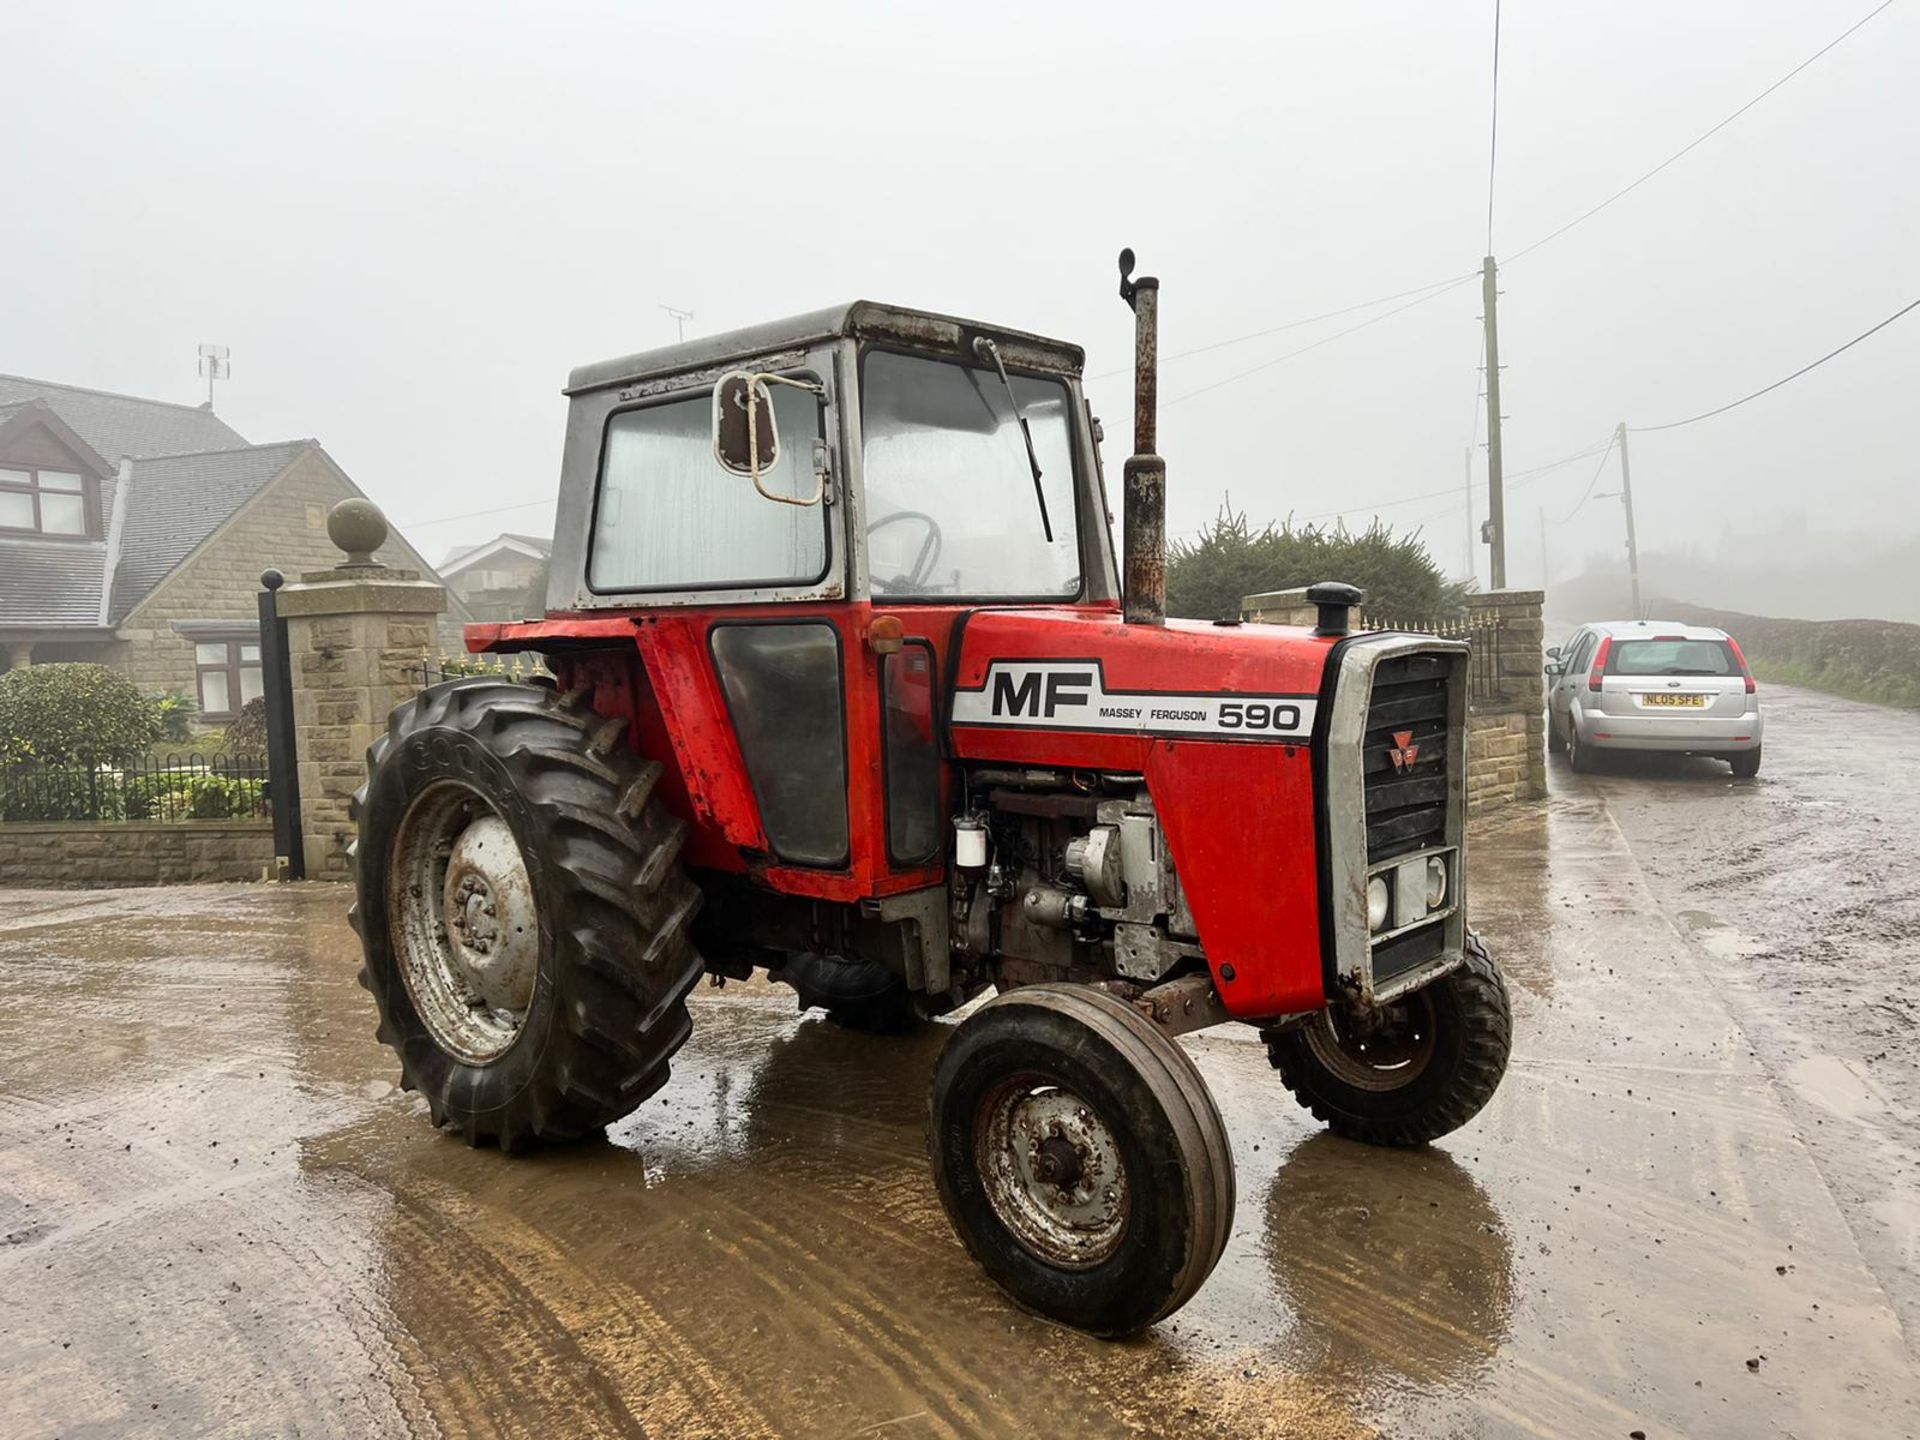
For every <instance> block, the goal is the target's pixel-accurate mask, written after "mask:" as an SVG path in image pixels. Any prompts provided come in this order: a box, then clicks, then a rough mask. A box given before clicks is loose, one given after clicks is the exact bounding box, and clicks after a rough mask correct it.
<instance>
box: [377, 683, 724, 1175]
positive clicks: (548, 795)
mask: <svg viewBox="0 0 1920 1440" xmlns="http://www.w3.org/2000/svg"><path fill="white" fill-rule="evenodd" d="M623 727H624V722H623V721H620V720H605V719H602V718H601V717H600V716H598V715H596V714H594V713H593V712H592V710H591V709H590V708H588V705H587V703H586V697H585V695H584V692H580V693H576V694H574V695H569V696H560V695H556V694H555V693H554V692H553V691H552V690H551V689H543V688H538V687H535V686H530V685H520V684H512V683H507V682H504V681H500V680H494V679H490V678H473V679H466V680H456V681H453V682H451V683H449V684H445V685H436V686H434V687H433V688H432V689H429V690H424V691H422V692H421V693H420V694H419V695H418V696H416V697H415V698H414V699H413V700H411V701H410V702H408V703H407V704H405V705H402V706H401V707H399V708H398V709H397V710H395V711H394V712H393V716H392V718H391V719H390V721H389V723H388V729H387V734H386V735H385V736H383V737H382V738H381V739H379V740H378V741H376V742H375V743H374V745H373V747H372V748H371V749H370V750H369V751H368V752H367V768H368V772H369V773H368V779H367V783H366V785H365V786H363V787H362V788H361V790H360V792H359V793H358V794H357V795H355V796H354V815H355V818H356V819H357V820H358V821H359V827H360V834H359V839H358V841H357V843H356V846H355V852H354V880H355V885H356V888H357V891H358V902H357V904H356V905H355V906H354V910H353V921H354V927H355V928H356V929H357V930H358V931H359V932H360V938H361V945H362V948H363V950H364V952H365V957H366V963H365V965H364V966H363V967H362V969H361V971H360V983H361V984H362V985H364V986H365V987H366V988H367V989H368V990H370V991H371V992H372V993H373V998H374V1003H375V1005H376V1006H377V1007H378V1010H379V1016H380V1024H379V1029H378V1031H377V1032H376V1033H377V1035H378V1038H379V1039H380V1040H382V1041H384V1042H385V1043H386V1044H388V1045H390V1046H391V1047H393V1049H394V1051H395V1053H396V1054H398V1056H399V1057H400V1074H401V1081H402V1083H403V1084H404V1085H405V1086H406V1088H408V1089H412V1090H418V1091H420V1093H421V1094H422V1095H424V1096H425V1097H426V1101H427V1106H428V1110H429V1113H430V1114H431V1115H432V1117H433V1122H434V1124H435V1125H443V1124H444V1125H451V1126H453V1127H454V1128H455V1129H457V1130H458V1131H459V1132H460V1134H461V1135H462V1136H464V1137H465V1138H466V1140H467V1143H468V1144H473V1145H477V1144H481V1143H483V1142H489V1141H491V1142H495V1143H497V1144H499V1145H500V1147H501V1148H502V1149H505V1150H516V1149H521V1148H524V1147H526V1146H528V1145H530V1144H532V1143H534V1142H536V1141H558V1140H569V1139H573V1138H575V1137H578V1136H581V1135H585V1134H589V1133H591V1132H593V1131H596V1130H598V1129H599V1128H601V1127H602V1126H605V1125H607V1124H608V1123H610V1122H612V1121H614V1120H617V1119H619V1118H620V1117H621V1116H622V1115H625V1114H627V1113H628V1112H629V1111H631V1110H633V1109H634V1107H635V1106H637V1105H639V1104H640V1102H641V1101H643V1100H645V1099H646V1098H647V1097H648V1096H649V1095H651V1094H652V1093H653V1092H654V1091H656V1090H658V1089H659V1088H660V1087H661V1086H662V1085H663V1084H665V1083H666V1080H667V1060H668V1057H669V1056H671V1055H672V1054H673V1053H674V1051H676V1050H678V1049H679V1048H680V1046H681V1044H682V1043H683V1042H684V1041H685V1040H686V1038H687V1035H688V1033H689V1031H690V1029H691V1021H690V1020H689V1018H688V1015H687V1007H686V996H687V992H688V991H689V990H691V989H692V987H693V985H694V983H695V982H696V981H697V980H698V979H699V978H700V973H701V970H702V968H703V967H702V963H701V959H700V956H699V954H698V953H697V952H696V951H695V949H694V947H693V944H692V942H691V941H690V940H689V938H688V925H689V923H690V922H691V920H692V919H693V916H694V913H695V912H696V911H697V910H698V908H699V904H700V892H699V891H698V890H696V889H695V888H694V886H693V885H692V883H691V882H690V881H688V879H687V878H686V876H685V875H684V874H683V873H682V871H681V869H680V865H679V862H678V855H679V851H680V845H681V842H682V839H683V838H684V834H685V825H684V823H683V822H682V821H680V820H677V819H675V818H674V817H673V816H671V815H669V814H667V813H666V811H665V810H664V809H662V808H661V806H660V804H659V802H658V801H657V800H656V799H655V798H653V788H654V783H655V781H656V780H657V779H658V778H659V775H660V766H659V765H658V764H657V763H653V762H649V761H644V760H642V759H641V758H640V757H639V756H637V755H635V754H634V753H633V752H632V751H631V750H629V749H627V748H626V747H625V746H624V745H623V744H622V743H621V732H622V729H623Z"/></svg>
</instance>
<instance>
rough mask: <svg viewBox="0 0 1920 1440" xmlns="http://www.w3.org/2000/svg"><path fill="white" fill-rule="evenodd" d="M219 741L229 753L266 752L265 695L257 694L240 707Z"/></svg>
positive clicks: (260, 753) (250, 753) (256, 753)
mask: <svg viewBox="0 0 1920 1440" xmlns="http://www.w3.org/2000/svg"><path fill="white" fill-rule="evenodd" d="M220 743H221V745H222V746H223V747H225V749H226V752H227V753H228V754H229V755H264V754H266V753H267V697H266V696H264V695H257V696H255V697H254V698H253V699H251V700H249V701H247V703H246V704H245V705H242V706H241V707H240V713H239V714H238V715H236V716H234V717H233V723H232V724H231V725H229V726H227V733H226V734H225V735H224V736H222V737H221V740H220Z"/></svg>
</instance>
